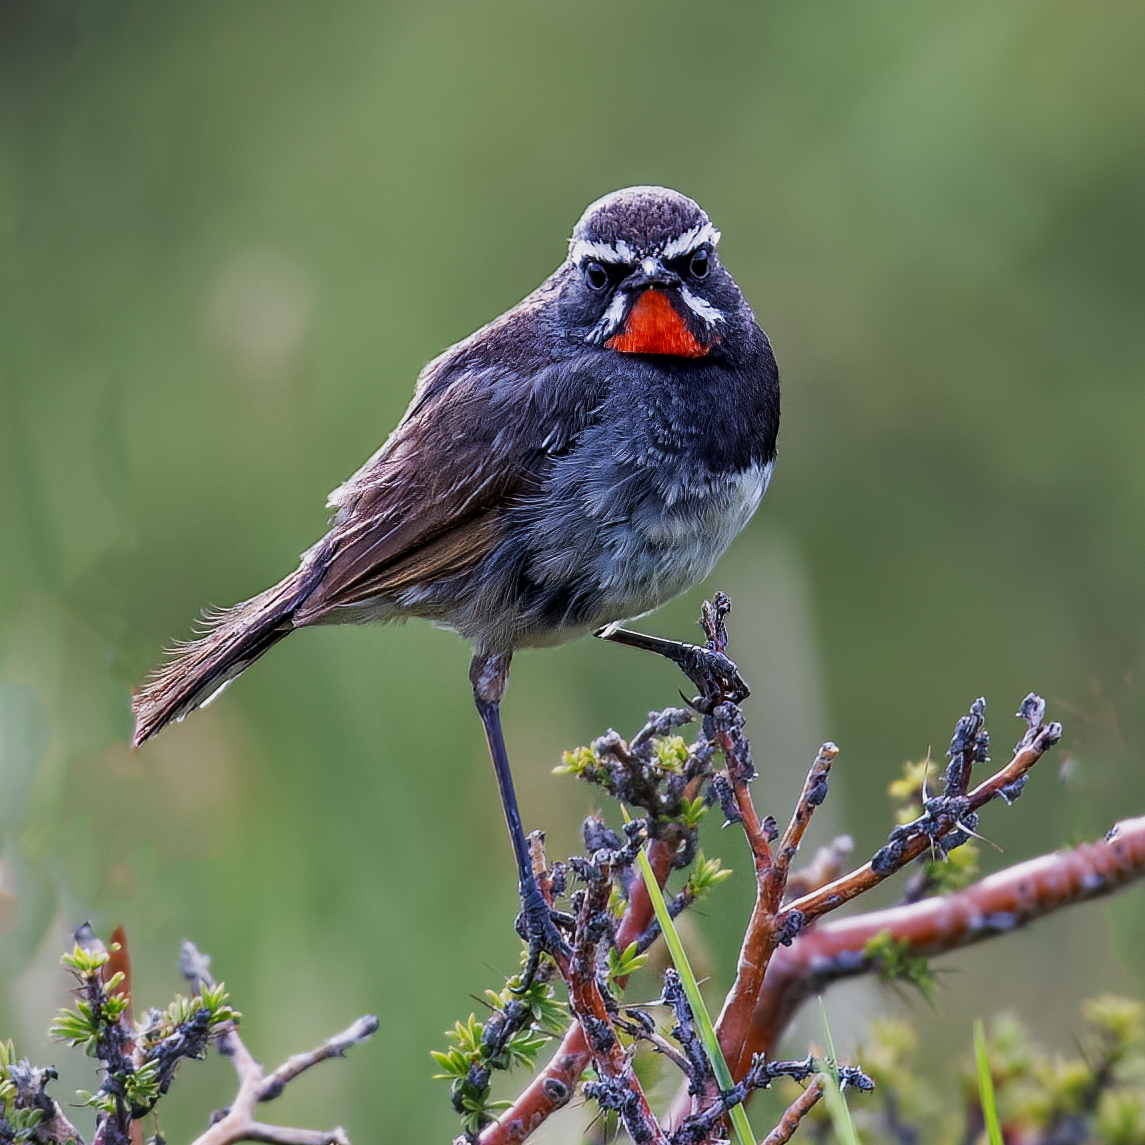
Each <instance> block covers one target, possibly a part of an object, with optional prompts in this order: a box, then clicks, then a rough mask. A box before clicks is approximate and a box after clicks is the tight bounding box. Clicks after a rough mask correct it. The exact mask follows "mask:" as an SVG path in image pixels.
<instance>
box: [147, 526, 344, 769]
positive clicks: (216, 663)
mask: <svg viewBox="0 0 1145 1145" xmlns="http://www.w3.org/2000/svg"><path fill="white" fill-rule="evenodd" d="M322 554H323V546H321V545H319V546H317V547H316V549H314V550H311V552H309V553H307V554H306V556H305V558H304V559H303V563H302V565H301V567H299V568H298V569H296V570H295V571H294V572H292V573H291V574H290V576H288V577H286V578H285V579H284V580H281V581H279V583H278V584H276V585H275V586H274V587H273V588H268V589H267V590H266V592H262V593H259V595H258V596H255V597H252V598H251V599H250V600H247V601H243V603H242V604H236V605H235V606H234V607H233V608H227V609H223V610H221V611H218V612H214V613H205V614H204V617H203V619H204V621H205V625H206V632H205V633H204V634H203V635H202V636H200V637H198V638H197V639H195V640H189V641H187V642H186V643H184V644H177V645H175V646H174V647H173V648H172V649H171V659H170V660H168V662H167V663H166V664H163V665H161V666H160V667H159V668H157V669H156V670H155V672H154V673H153V674H152V675H151V677H150V678H149V679H148V680H147V681H146V683H144V685H143V686H142V687H141V688H140V689H139V691H137V692H136V693H135V695H134V696H133V697H132V702H131V708H132V711H133V712H134V713H135V732H134V734H133V735H132V738H131V742H132V745H133V746H134V747H138V746H139V745H140V744H141V743H143V742H144V741H145V740H148V739H150V738H151V737H152V736H153V735H155V734H156V733H157V732H159V731H161V730H162V729H163V728H165V727H166V726H167V725H168V724H169V723H171V722H173V721H175V722H177V721H179V720H181V719H183V717H184V716H186V715H188V714H189V713H191V712H193V711H194V710H195V709H196V708H201V707H203V706H204V705H206V704H207V703H209V702H210V701H211V700H212V699H214V697H215V696H216V695H218V693H219V692H221V691H222V690H223V688H225V687H226V686H227V684H229V683H230V682H231V681H232V680H233V679H234V678H235V677H236V676H237V675H239V673H240V672H243V671H245V670H246V669H247V668H249V667H250V666H251V664H253V663H254V662H255V661H256V660H257V659H258V658H259V657H260V656H261V655H262V654H263V653H264V652H266V651H267V650H268V649H269V648H271V647H272V646H273V645H275V644H277V643H278V642H279V641H280V640H281V639H282V638H283V637H284V636H286V635H288V634H289V633H290V632H292V631H293V629H294V621H293V617H294V613H295V611H296V610H297V609H298V607H299V605H300V604H301V603H302V602H303V601H304V600H305V599H306V598H307V596H309V595H310V593H311V592H313V591H314V588H315V586H316V585H317V583H318V581H319V580H321V579H322V574H323V572H324V571H325V567H324V566H325V562H324V561H323V560H322V559H321V558H322Z"/></svg>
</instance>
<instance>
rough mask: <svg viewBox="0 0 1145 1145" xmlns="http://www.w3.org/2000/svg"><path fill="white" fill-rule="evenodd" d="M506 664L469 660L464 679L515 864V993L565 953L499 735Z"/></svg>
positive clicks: (500, 658) (504, 660)
mask: <svg viewBox="0 0 1145 1145" xmlns="http://www.w3.org/2000/svg"><path fill="white" fill-rule="evenodd" d="M509 660H510V654H505V655H498V654H493V655H487V656H474V658H473V663H472V664H471V665H470V668H469V679H470V680H471V681H472V683H473V699H474V701H475V702H476V704H477V711H478V712H479V713H480V715H481V722H482V723H483V724H484V725H485V738H486V739H487V740H488V742H489V755H490V756H491V757H492V759H493V770H494V771H495V772H496V773H497V786H498V787H499V788H500V791H501V806H502V807H503V808H504V810H505V822H506V823H507V824H508V827H509V838H510V839H511V840H512V843H513V855H514V857H515V858H516V860H517V878H518V883H519V888H520V892H521V923H523V929H524V932H525V933H524V935H523V937H524V938H525V940H526V942H528V944H529V958H528V961H527V962H526V964H525V969H524V971H523V972H522V974H521V986H520V990H522V991H524V990H527V989H528V987H529V985H530V984H531V983H532V980H533V975H534V974H536V972H537V966H538V964H539V962H540V958H541V955H542V954H544V953H548V954H552V955H553V956H555V957H558V958H559V957H565V956H567V955H568V953H569V948H568V945H567V944H566V943H565V940H564V938H563V937H562V936H561V932H560V931H559V930H558V929H557V926H556V923H555V922H553V912H552V910H551V909H550V907H549V904H548V903H547V902H546V901H545V897H544V895H543V894H542V893H541V888H540V886H539V885H538V884H537V876H536V875H535V874H533V863H532V860H531V858H530V857H529V845H528V843H527V842H526V840H525V831H524V828H523V827H522V826H521V813H520V811H519V810H518V809H517V794H516V792H515V791H514V790H513V775H512V773H511V772H510V770H509V756H508V754H507V753H506V751H505V737H504V736H503V735H502V734H501V697H502V696H503V695H504V693H505V687H506V685H507V684H508V683H509ZM518 925H520V923H519V924H518Z"/></svg>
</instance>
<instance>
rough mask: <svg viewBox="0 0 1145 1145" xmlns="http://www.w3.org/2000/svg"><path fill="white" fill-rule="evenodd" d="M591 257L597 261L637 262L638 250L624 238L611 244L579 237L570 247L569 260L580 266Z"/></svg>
mask: <svg viewBox="0 0 1145 1145" xmlns="http://www.w3.org/2000/svg"><path fill="white" fill-rule="evenodd" d="M589 258H594V259H596V260H597V262H612V263H622V262H636V252H635V251H634V250H633V249H632V248H631V247H630V246H629V245H628V244H627V243H626V242H625V241H624V240H623V239H618V240H617V241H616V242H615V243H613V244H611V245H610V244H609V243H596V242H590V241H589V240H588V239H577V240H576V242H574V243H573V244H572V245H571V246H570V247H569V262H571V263H572V264H573V265H574V266H579V265H580V264H581V263H582V262H584V260H585V259H589Z"/></svg>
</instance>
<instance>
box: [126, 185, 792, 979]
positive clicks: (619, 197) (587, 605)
mask: <svg viewBox="0 0 1145 1145" xmlns="http://www.w3.org/2000/svg"><path fill="white" fill-rule="evenodd" d="M720 237H721V236H720V232H719V231H718V230H717V229H716V227H715V226H714V224H713V223H712V221H711V219H710V218H709V217H708V215H707V213H706V212H705V211H704V210H703V209H702V208H701V207H700V206H699V205H698V204H697V203H696V202H695V201H694V200H692V199H690V198H688V197H687V196H686V195H683V194H681V193H680V192H678V191H674V190H671V189H669V188H665V187H655V186H636V187H628V188H625V189H623V190H618V191H615V192H612V193H611V194H608V195H605V196H604V197H603V198H601V199H598V200H597V201H596V202H594V203H592V204H590V205H589V206H588V207H587V208H586V209H585V211H584V213H583V215H582V216H581V218H580V220H579V221H578V222H577V224H576V226H575V227H574V229H573V232H572V237H571V239H570V241H569V246H568V253H567V256H566V257H565V258H564V260H563V261H562V263H561V264H560V266H559V267H558V268H557V269H556V270H555V271H554V272H553V273H552V274H551V275H550V276H549V277H548V278H546V279H545V280H544V282H542V283H541V285H540V286H539V287H537V289H536V290H534V291H533V292H532V293H531V294H529V295H528V296H527V297H526V298H524V299H523V300H522V301H521V302H520V303H518V304H517V305H516V306H514V307H513V308H512V309H511V310H508V311H507V312H506V313H504V314H502V315H501V316H500V317H499V318H496V319H494V320H493V321H492V322H490V323H489V324H488V325H486V326H484V327H482V328H481V329H479V330H477V331H476V332H475V333H473V334H471V335H470V336H469V337H468V338H465V339H464V340H463V341H461V342H458V343H457V344H456V345H454V346H452V347H450V348H449V349H447V350H445V351H444V352H443V353H442V354H440V355H439V356H438V357H437V358H435V359H434V360H433V361H431V362H430V363H429V364H428V365H427V366H426V367H425V368H424V369H423V370H422V372H421V374H420V375H419V377H418V380H417V384H416V388H415V391H414V396H413V399H412V401H411V402H410V405H409V407H408V409H407V410H406V412H405V415H404V416H403V417H402V419H401V421H400V422H399V423H398V425H397V427H396V428H395V429H394V430H393V432H392V433H391V434H390V435H389V437H388V438H387V439H386V441H385V443H384V444H383V445H382V447H381V448H380V449H379V450H378V451H377V452H376V453H375V454H374V455H373V456H372V457H371V458H370V459H369V460H368V461H367V462H366V463H365V464H364V465H363V466H362V467H361V468H360V469H359V470H358V471H357V472H356V473H355V474H354V475H353V476H352V477H350V478H349V479H348V480H347V481H345V482H344V483H343V484H342V485H340V486H338V488H336V489H335V490H334V491H333V493H331V495H330V498H329V507H330V508H332V509H333V510H334V514H333V518H332V522H331V525H330V529H329V531H328V532H327V533H326V535H325V536H323V537H322V538H321V540H319V541H318V542H317V543H316V544H315V545H314V546H313V547H311V548H310V549H308V550H307V551H306V552H305V553H303V554H302V557H301V563H300V564H299V566H298V568H297V569H296V570H295V571H294V572H292V573H290V574H289V575H288V576H286V577H285V578H284V579H283V580H282V581H280V582H279V583H278V584H276V585H274V586H273V587H271V588H269V589H267V590H266V591H265V592H262V593H260V594H259V595H257V596H254V597H252V598H251V599H250V600H247V601H245V602H243V603H241V604H237V605H235V606H234V607H233V608H229V609H223V610H220V611H215V612H210V613H204V618H203V622H202V623H203V629H202V634H201V635H199V636H198V637H197V638H195V639H193V640H191V641H189V642H187V643H183V644H179V645H176V646H174V648H173V649H171V650H170V653H169V656H168V658H167V659H166V661H165V662H164V663H163V664H161V666H160V667H159V668H157V669H156V670H155V671H154V672H153V673H152V675H151V676H150V677H149V678H148V679H147V680H146V681H145V682H144V684H143V685H142V686H141V687H140V688H139V689H138V690H137V691H136V692H135V694H134V696H133V705H132V706H133V710H134V714H135V721H136V722H135V730H134V734H133V737H132V742H133V745H134V746H136V747H138V746H139V745H141V744H142V743H144V742H145V741H146V740H148V739H150V738H151V737H152V736H154V735H155V734H156V733H157V732H159V731H160V730H161V729H162V728H164V727H165V726H166V725H167V724H169V723H171V722H173V721H178V720H182V719H183V718H184V717H185V716H187V715H188V714H189V713H190V712H192V711H193V710H194V709H196V708H199V707H203V706H204V705H205V704H206V703H208V702H209V701H210V700H212V699H213V698H214V697H215V696H217V695H218V694H219V692H220V691H221V690H222V689H223V688H224V687H226V685H227V684H229V683H230V682H231V681H232V680H233V679H234V678H235V677H236V676H238V675H239V674H240V673H241V672H243V671H245V670H246V669H247V668H249V667H250V665H251V664H252V663H254V661H255V660H257V659H258V658H259V657H260V656H262V655H263V654H264V653H265V652H267V651H268V650H269V649H270V648H271V647H272V646H273V645H274V644H277V643H278V641H280V640H281V639H283V638H284V637H285V636H287V635H289V634H290V633H291V632H293V631H295V630H296V629H299V628H307V627H310V626H313V625H319V624H341V623H364V622H370V621H382V622H384V621H390V620H400V619H405V618H409V617H420V618H423V619H425V620H428V621H430V622H431V623H433V624H435V625H438V626H441V627H446V628H449V629H452V630H454V631H455V632H457V633H458V634H460V635H461V636H462V637H463V638H464V639H465V640H467V641H468V642H469V644H470V645H471V647H472V651H473V659H472V662H471V665H470V673H469V676H470V682H471V684H472V687H473V696H474V700H475V703H476V706H477V709H478V712H479V714H480V717H481V720H482V723H483V725H484V729H485V734H486V739H487V743H488V747H489V752H490V755H491V758H492V762H493V766H494V770H495V773H496V777H497V781H498V785H499V788H500V794H501V800H502V805H503V809H504V813H505V818H506V822H507V825H508V828H509V834H510V839H511V842H512V846H513V851H514V857H515V860H516V865H517V874H518V882H519V890H520V897H521V904H522V912H521V915H520V917H519V920H518V929H520V930H522V932H523V934H524V935H525V937H527V938H528V941H529V951H530V966H535V964H536V960H537V958H538V957H539V956H540V954H541V953H542V952H544V951H548V952H550V953H552V952H554V951H557V950H561V949H565V947H564V944H563V938H562V935H561V932H560V928H559V926H558V925H557V924H556V923H555V922H554V916H553V914H552V912H551V910H550V908H549V906H548V904H547V903H546V901H545V899H544V898H543V896H542V894H541V892H540V889H539V887H538V883H537V880H536V877H535V876H534V873H533V870H532V863H531V859H530V856H529V851H528V845H527V840H526V837H525V834H524V830H523V827H522V824H521V818H520V814H519V811H518V807H517V800H516V796H515V794H514V789H513V780H512V773H511V771H510V767H509V761H508V757H507V753H506V750H505V742H504V738H503V735H502V730H501V720H500V705H501V700H502V697H503V695H504V692H505V688H506V686H507V684H508V680H509V667H510V662H511V660H512V657H513V653H514V652H516V651H517V650H518V649H521V648H529V647H543V646H551V645H556V644H559V643H561V642H563V641H566V640H570V639H573V638H575V637H578V636H583V635H587V634H590V633H591V634H593V635H596V636H600V637H602V638H604V639H608V640H612V641H615V642H618V643H622V644H630V645H634V646H636V647H639V648H645V649H648V650H650V651H654V652H658V653H660V654H662V655H666V656H669V657H670V658H671V659H673V660H675V661H676V662H677V663H678V664H680V665H681V667H683V668H684V669H685V671H690V670H691V671H694V670H695V669H696V657H697V655H699V656H701V658H702V655H703V653H702V650H701V649H697V648H696V647H695V646H693V645H688V644H684V643H682V642H678V641H671V640H666V639H662V638H659V637H654V636H647V635H644V634H642V633H638V632H633V631H630V630H629V629H626V628H624V627H623V623H624V622H626V621H630V620H632V619H634V618H636V617H640V616H643V615H645V614H647V613H649V612H651V611H652V610H654V609H655V608H657V607H658V606H660V605H661V604H663V603H664V602H666V601H667V600H669V599H671V598H672V597H675V596H677V595H678V594H680V593H682V592H684V591H686V590H687V589H689V588H691V587H692V586H694V585H695V584H697V583H698V582H699V581H701V580H702V579H704V577H706V576H707V575H708V573H709V572H710V571H711V570H712V568H713V566H714V565H715V563H716V561H717V560H718V559H719V558H720V557H721V556H722V555H723V553H724V552H725V550H726V549H727V548H728V546H729V545H730V544H731V542H732V541H733V539H734V538H735V537H736V535H737V534H738V533H739V532H740V531H741V530H742V529H743V528H744V526H745V525H746V524H747V522H748V521H749V520H750V518H751V517H752V515H753V514H754V512H755V510H756V508H757V507H758V505H759V503H760V500H761V499H762V497H763V495H764V493H765V492H766V490H767V488H768V485H769V483H770V481H771V475H772V470H773V468H774V465H775V458H776V439H777V434H778V430H779V417H780V400H779V372H778V367H777V365H776V360H775V355H774V353H773V352H772V348H771V344H770V342H769V340H768V338H767V335H766V334H765V333H764V332H763V330H762V329H761V328H760V326H759V324H758V323H757V321H756V319H755V315H754V313H753V311H752V309H751V307H750V305H749V304H748V302H747V300H746V298H745V297H744V295H743V293H742V291H741V290H740V288H739V286H738V285H737V283H736V281H735V279H734V278H733V277H732V275H731V274H730V273H729V272H728V271H727V270H726V269H725V267H724V266H723V264H722V262H721V260H720V255H719V243H720ZM730 663H731V662H730V661H727V664H729V665H730ZM709 666H710V665H709ZM731 667H732V669H734V665H732V666H731ZM733 675H734V672H733ZM735 679H736V680H737V681H738V676H735ZM741 694H746V688H744V689H743V691H742V693H741Z"/></svg>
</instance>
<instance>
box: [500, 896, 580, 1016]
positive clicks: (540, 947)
mask: <svg viewBox="0 0 1145 1145" xmlns="http://www.w3.org/2000/svg"><path fill="white" fill-rule="evenodd" d="M558 922H560V923H562V924H563V925H565V926H571V924H572V922H573V919H572V917H571V916H570V915H567V914H563V913H562V912H560V911H556V910H553V908H552V907H551V906H549V904H548V903H547V902H546V901H545V897H544V895H542V894H541V888H540V887H538V886H537V884H536V883H535V882H534V883H533V884H532V885H531V886H522V887H521V913H520V914H519V915H517V922H516V929H517V933H518V934H519V935H520V936H521V938H522V939H524V941H525V942H526V943H528V947H529V954H528V957H527V958H526V960H525V968H524V969H523V970H522V971H521V976H520V981H519V983H518V985H517V986H515V987H514V988H513V993H514V994H523V993H525V991H526V990H528V989H529V987H530V986H531V985H532V984H533V979H534V978H535V977H536V975H537V968H538V967H539V966H540V964H541V956H542V955H544V954H548V955H550V956H551V957H553V958H554V959H556V960H558V961H560V960H563V959H566V958H568V957H569V955H570V954H571V951H570V950H569V945H568V943H567V942H565V939H564V935H563V934H562V933H561V930H560V927H559V926H558V925H557V923H558Z"/></svg>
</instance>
